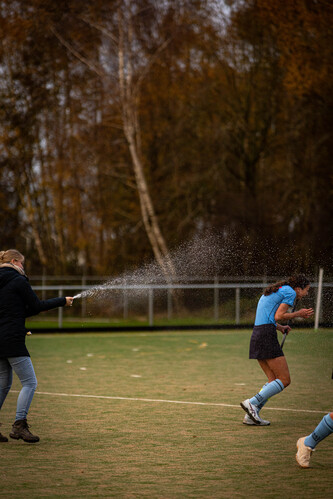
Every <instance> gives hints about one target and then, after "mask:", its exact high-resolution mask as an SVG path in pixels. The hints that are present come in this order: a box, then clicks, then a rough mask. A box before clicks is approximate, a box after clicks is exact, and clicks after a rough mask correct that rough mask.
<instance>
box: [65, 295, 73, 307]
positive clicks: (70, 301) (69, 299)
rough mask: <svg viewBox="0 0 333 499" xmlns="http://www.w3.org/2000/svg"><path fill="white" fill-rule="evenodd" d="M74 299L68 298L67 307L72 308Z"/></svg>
mask: <svg viewBox="0 0 333 499" xmlns="http://www.w3.org/2000/svg"><path fill="white" fill-rule="evenodd" d="M73 300H74V298H73V297H72V296H66V307H71V306H72V305H73Z"/></svg>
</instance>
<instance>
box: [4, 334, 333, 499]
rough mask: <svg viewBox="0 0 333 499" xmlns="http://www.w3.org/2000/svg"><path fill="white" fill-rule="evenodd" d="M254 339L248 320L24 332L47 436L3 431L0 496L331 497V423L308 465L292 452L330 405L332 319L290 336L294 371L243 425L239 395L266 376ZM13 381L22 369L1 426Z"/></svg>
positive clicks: (34, 414) (37, 419)
mask: <svg viewBox="0 0 333 499" xmlns="http://www.w3.org/2000/svg"><path fill="white" fill-rule="evenodd" d="M249 338H250V331H217V332H213V331H211V332H179V333H176V332H172V333H171V332H169V333H115V334H109V333H103V334H90V333H85V334H75V335H69V334H54V335H49V334H40V335H38V334H34V335H32V336H31V337H29V338H27V344H28V347H29V351H30V353H31V356H32V359H33V363H34V366H35V370H36V374H37V378H38V381H39V386H38V388H37V392H39V393H36V394H35V397H34V400H33V403H32V406H31V410H30V413H29V422H30V424H31V425H32V428H31V430H32V432H36V433H37V434H39V436H40V437H41V441H40V442H39V443H38V444H35V445H29V444H26V443H24V442H22V441H14V440H11V441H10V442H8V443H4V444H1V454H0V459H1V467H0V496H1V497H6V498H21V497H29V498H37V497H38V498H40V497H59V498H60V497H71V498H82V497H115V498H134V497H135V498H136V497H142V498H146V497H147V498H243V497H257V496H258V497H264V498H299V497H302V498H310V497H311V498H313V497H315V498H327V497H330V495H331V493H332V488H333V474H332V468H333V452H332V450H333V436H330V437H328V438H327V439H326V440H324V441H323V442H321V443H320V444H319V445H318V447H317V451H316V452H315V453H314V454H313V457H312V468H311V469H309V470H302V469H300V468H298V466H297V465H296V462H295V459H294V455H295V444H296V440H297V439H298V438H299V437H300V436H303V435H307V434H309V433H310V432H311V431H312V430H313V429H314V427H315V426H316V425H317V424H318V422H319V421H320V420H321V418H322V416H323V415H324V414H325V413H326V412H329V411H331V410H333V407H332V400H333V397H332V395H333V381H332V380H331V374H332V358H333V332H332V331H331V330H320V331H318V332H314V331H311V330H304V331H301V330H297V331H294V332H292V333H291V334H290V336H289V337H288V338H287V341H286V344H285V353H286V356H287V360H288V363H289V367H290V371H291V377H292V384H291V385H290V386H289V387H288V388H287V389H286V390H285V391H284V392H283V393H281V394H279V395H278V396H276V397H274V398H272V400H270V401H269V403H268V404H267V408H265V409H263V417H265V418H267V419H270V421H271V426H269V427H246V426H245V425H242V419H243V415H244V413H243V411H242V410H241V408H240V407H239V402H240V401H241V400H243V399H244V398H247V397H248V396H250V395H252V394H254V393H255V392H256V391H257V390H258V389H259V388H260V387H261V386H262V384H263V382H264V381H265V379H264V376H263V374H262V373H261V371H260V369H259V367H258V365H257V363H256V361H250V360H248V343H249ZM68 361H71V362H70V363H69V362H68ZM81 368H85V370H82V369H81ZM133 375H135V376H140V377H133ZM14 390H16V391H17V390H19V384H18V381H17V379H16V378H15V382H14V385H13V389H12V391H11V392H10V394H9V395H8V397H7V400H6V402H5V404H4V406H3V408H2V411H1V421H2V423H3V426H2V432H3V433H4V434H8V433H9V430H10V424H11V423H12V422H13V419H14V415H15V404H16V398H17V393H16V392H15V391H14ZM40 392H44V394H42V393H40ZM46 392H47V393H49V394H46ZM50 394H51V395H50ZM56 394H71V395H73V394H75V395H94V396H101V397H103V396H106V397H118V398H115V399H111V398H109V399H108V398H89V397H74V396H65V395H56ZM121 397H123V398H124V399H121ZM134 399H151V401H147V400H134ZM158 400H164V401H165V402H158ZM168 401H169V402H168ZM170 401H178V402H184V403H171V402H170ZM185 402H202V403H206V404H207V405H194V404H186V403H185ZM214 404H226V406H223V405H214ZM228 405H230V406H231V407H229V406H228ZM234 406H235V407H234ZM280 409H290V411H282V410H280ZM305 410H309V411H319V412H304V411H305Z"/></svg>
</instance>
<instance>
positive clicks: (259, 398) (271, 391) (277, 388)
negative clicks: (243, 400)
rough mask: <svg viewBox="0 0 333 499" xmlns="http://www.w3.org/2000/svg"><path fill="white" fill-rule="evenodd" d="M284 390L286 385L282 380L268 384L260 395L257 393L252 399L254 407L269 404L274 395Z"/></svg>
mask: <svg viewBox="0 0 333 499" xmlns="http://www.w3.org/2000/svg"><path fill="white" fill-rule="evenodd" d="M283 389H284V385H283V383H282V381H281V380H279V379H275V380H274V381H271V382H270V383H268V384H267V385H266V386H265V387H263V388H262V389H261V390H260V392H259V393H257V394H256V395H255V396H254V397H252V398H251V399H250V402H251V404H252V405H255V406H258V405H259V404H262V403H263V402H267V400H268V399H269V398H271V397H273V395H276V394H277V393H280V392H282V390H283Z"/></svg>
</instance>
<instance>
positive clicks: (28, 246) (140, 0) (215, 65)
mask: <svg viewBox="0 0 333 499" xmlns="http://www.w3.org/2000/svg"><path fill="white" fill-rule="evenodd" d="M332 26H333V12H332V3H331V2H330V1H328V0H327V1H325V0H318V1H315V0H292V1H290V2H287V1H283V0H276V1H274V2H272V1H269V0H247V1H234V2H224V3H223V2H216V1H213V0H212V1H205V2H203V1H199V0H183V1H182V2H171V1H170V2H169V1H166V2H158V1H154V0H125V1H123V2H114V1H112V0H103V1H100V0H87V1H85V2H82V1H79V0H59V1H58V2H54V1H53V0H52V1H51V0H43V1H41V0H31V1H30V2H25V1H23V0H16V1H15V2H13V1H9V0H2V1H1V10H0V30H1V46H0V57H1V63H0V64H1V66H0V68H1V84H0V102H1V106H0V116H1V121H0V123H1V124H0V168H1V169H0V186H1V192H0V208H1V213H2V224H1V228H0V234H1V241H2V246H3V247H4V248H7V247H14V246H16V247H18V248H19V249H20V251H22V252H24V253H25V254H26V256H27V260H28V261H30V265H31V270H33V271H34V272H35V273H39V272H41V268H42V267H44V268H45V269H46V270H47V272H48V273H82V272H86V273H90V274H96V273H100V274H104V275H105V274H117V273H120V272H122V271H123V270H124V269H126V268H128V267H135V266H137V265H139V264H141V263H142V261H144V260H146V259H151V258H155V259H156V260H157V261H160V263H161V265H162V266H163V265H164V266H165V268H164V271H165V275H166V276H167V275H169V276H172V273H173V267H172V261H171V260H170V259H169V252H170V250H171V249H172V248H174V247H175V246H177V245H178V244H179V243H181V242H183V241H184V240H188V239H189V238H191V237H192V236H193V235H197V234H200V231H203V230H207V229H214V230H216V231H218V232H219V233H220V234H222V235H223V241H224V244H226V245H229V246H230V245H234V247H235V249H238V250H239V249H240V248H241V255H242V256H241V257H240V258H235V260H234V261H233V262H232V263H230V267H229V268H228V269H225V268H221V272H224V273H226V272H227V273H229V274H239V275H241V274H249V273H252V274H256V275H258V274H261V273H263V272H268V274H271V275H272V274H281V273H284V272H288V271H289V270H291V269H293V268H294V267H295V266H296V267H297V268H299V269H302V270H305V271H311V272H312V271H314V270H315V268H316V267H317V266H318V265H324V266H325V267H326V268H330V265H331V255H332V235H333V231H332V222H331V220H332V178H333V177H332V169H331V156H332V143H333V142H332V136H331V135H332V126H331V123H332V116H333V97H332V91H331V82H332V67H333V54H332V46H333V43H332V41H333V40H332V38H333V37H332ZM273 248H274V251H273ZM235 254H236V252H235ZM237 255H239V252H237Z"/></svg>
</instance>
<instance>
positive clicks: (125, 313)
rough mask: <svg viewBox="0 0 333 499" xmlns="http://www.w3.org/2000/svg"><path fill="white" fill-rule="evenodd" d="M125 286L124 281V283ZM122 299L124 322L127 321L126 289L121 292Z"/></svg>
mask: <svg viewBox="0 0 333 499" xmlns="http://www.w3.org/2000/svg"><path fill="white" fill-rule="evenodd" d="M125 285H126V281H125ZM123 298H124V310H123V318H124V320H127V319H128V293H127V289H124V290H123Z"/></svg>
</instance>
